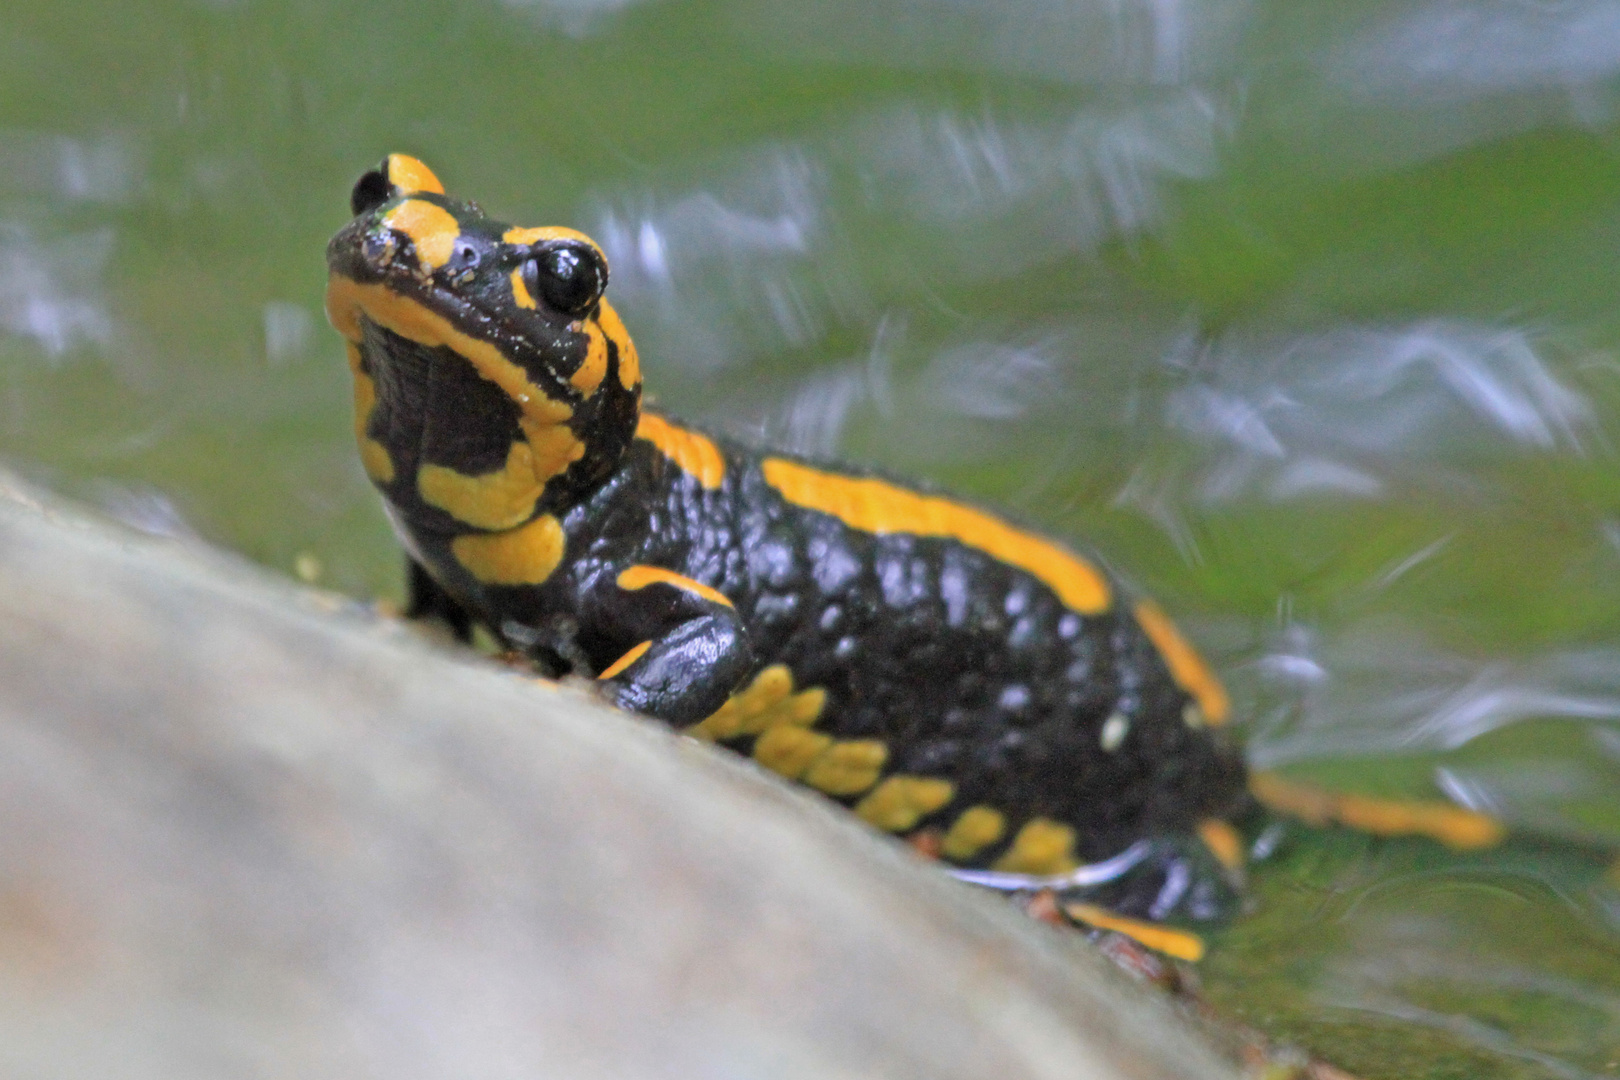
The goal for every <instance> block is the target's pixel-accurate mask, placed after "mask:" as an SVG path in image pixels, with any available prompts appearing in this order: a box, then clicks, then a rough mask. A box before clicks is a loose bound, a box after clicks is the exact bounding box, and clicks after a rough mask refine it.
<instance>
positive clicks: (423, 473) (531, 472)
mask: <svg viewBox="0 0 1620 1080" xmlns="http://www.w3.org/2000/svg"><path fill="white" fill-rule="evenodd" d="M545 486H546V481H545V480H543V479H541V478H540V477H538V476H536V475H535V468H534V451H532V450H530V449H529V444H528V443H526V442H515V443H513V444H512V448H511V449H510V450H508V451H507V454H506V464H505V465H503V466H501V468H500V469H498V470H496V471H495V472H491V473H483V474H481V475H479V476H468V475H466V474H465V473H460V472H457V471H456V470H455V469H451V468H448V467H446V466H444V465H424V466H422V468H421V469H420V470H419V471H418V472H417V474H416V490H417V491H418V492H419V493H420V494H421V496H422V501H423V502H425V503H427V504H428V505H429V506H436V507H438V508H439V509H440V510H443V511H444V512H445V513H447V514H449V515H450V516H451V517H453V518H455V519H456V520H457V521H460V522H464V523H466V524H468V525H471V526H473V527H474V528H478V529H487V530H489V531H491V532H495V531H499V530H502V529H511V528H516V527H517V526H519V525H521V524H523V523H524V522H525V521H528V520H529V518H530V517H531V516H533V514H534V503H535V500H536V499H538V498H539V497H540V493H541V492H542V491H543V490H545Z"/></svg>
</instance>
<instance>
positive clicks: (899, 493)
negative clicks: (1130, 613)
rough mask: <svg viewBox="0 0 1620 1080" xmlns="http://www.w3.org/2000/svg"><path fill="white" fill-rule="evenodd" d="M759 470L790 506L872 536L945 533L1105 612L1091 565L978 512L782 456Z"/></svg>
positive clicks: (1066, 597) (1103, 590)
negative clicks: (830, 516)
mask: <svg viewBox="0 0 1620 1080" xmlns="http://www.w3.org/2000/svg"><path fill="white" fill-rule="evenodd" d="M761 469H762V471H763V472H764V474H765V482H766V483H767V484H770V485H771V487H773V488H775V489H776V490H777V491H779V492H780V493H781V495H782V497H783V498H784V499H786V500H787V501H788V502H790V503H792V504H793V505H795V506H802V507H804V508H805V509H807V510H817V511H820V512H821V513H823V514H830V515H832V516H833V517H835V518H837V519H838V520H839V521H842V522H843V523H844V524H845V525H848V526H849V527H850V528H852V529H859V530H860V531H861V532H868V533H873V534H876V535H879V536H882V535H884V534H887V533H908V534H910V535H912V536H940V537H948V538H950V539H952V540H956V541H958V542H960V543H963V544H966V545H967V546H968V547H970V548H973V549H975V550H977V551H982V552H984V553H985V554H986V555H989V556H990V557H992V558H994V559H998V560H1000V561H1001V562H1004V563H1007V564H1008V565H1010V566H1016V567H1017V568H1018V569H1020V570H1023V571H1024V572H1026V573H1028V574H1030V575H1032V576H1033V577H1035V578H1036V579H1037V580H1039V581H1040V582H1041V583H1042V584H1044V585H1045V586H1046V587H1047V588H1049V589H1051V590H1052V591H1053V592H1054V593H1056V594H1057V598H1058V599H1059V600H1061V601H1062V602H1063V604H1064V606H1066V607H1068V608H1070V609H1071V610H1073V611H1078V612H1080V613H1081V614H1083V615H1095V614H1098V613H1100V612H1103V611H1106V610H1108V604H1109V595H1110V594H1109V588H1108V582H1107V580H1105V579H1104V578H1103V576H1102V574H1100V573H1098V572H1097V570H1096V569H1095V568H1094V567H1092V566H1091V564H1089V563H1087V562H1085V561H1084V560H1083V559H1081V558H1080V557H1079V556H1078V555H1075V554H1074V553H1073V552H1070V551H1067V550H1065V549H1064V548H1062V547H1060V546H1058V545H1057V544H1054V543H1052V542H1051V541H1050V540H1045V539H1042V538H1041V537H1039V536H1034V535H1032V534H1030V533H1027V532H1024V531H1022V530H1021V529H1015V528H1013V527H1012V526H1011V525H1008V524H1007V523H1006V522H1004V521H1002V520H1001V519H1000V518H997V517H993V516H992V515H990V514H987V513H985V512H984V511H982V510H975V509H973V508H972V507H970V506H964V505H962V504H961V503H958V502H954V501H952V500H951V499H947V498H943V497H941V496H938V495H922V494H919V493H918V492H915V491H910V490H907V489H906V488H903V487H899V486H898V485H895V484H891V483H889V482H887V481H885V480H877V479H873V478H871V477H857V476H844V475H841V474H839V473H832V472H826V471H823V470H821V469H814V468H811V467H810V466H808V465H800V464H798V463H797V462H792V461H787V460H784V459H782V458H766V459H765V461H764V463H763V465H762V466H761Z"/></svg>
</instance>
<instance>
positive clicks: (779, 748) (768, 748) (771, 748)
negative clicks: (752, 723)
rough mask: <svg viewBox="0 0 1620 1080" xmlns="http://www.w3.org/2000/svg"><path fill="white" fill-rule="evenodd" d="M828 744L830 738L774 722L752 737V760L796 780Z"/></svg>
mask: <svg viewBox="0 0 1620 1080" xmlns="http://www.w3.org/2000/svg"><path fill="white" fill-rule="evenodd" d="M831 745H832V738H831V737H830V736H827V735H823V734H821V733H820V732H817V731H811V730H810V729H809V728H802V727H797V726H795V725H793V724H777V725H775V726H774V727H771V728H770V729H768V730H767V731H766V732H765V733H764V734H762V735H761V736H760V737H759V738H758V739H755V740H754V760H755V761H757V762H759V763H760V764H761V765H763V766H765V767H766V768H767V769H770V770H771V771H772V772H775V773H780V774H781V775H783V776H785V777H787V778H788V779H789V780H797V779H799V778H800V777H801V776H803V775H804V771H805V770H806V769H808V768H809V767H810V763H811V762H813V761H815V760H816V758H818V757H820V756H821V754H822V753H823V752H824V751H825V750H826V749H827V748H828V747H829V746H831Z"/></svg>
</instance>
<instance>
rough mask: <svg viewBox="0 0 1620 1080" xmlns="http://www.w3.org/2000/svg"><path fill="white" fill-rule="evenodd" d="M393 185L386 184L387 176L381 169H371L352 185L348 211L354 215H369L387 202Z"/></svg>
mask: <svg viewBox="0 0 1620 1080" xmlns="http://www.w3.org/2000/svg"><path fill="white" fill-rule="evenodd" d="M393 190H394V185H392V184H390V183H389V182H388V176H387V174H386V173H384V172H383V171H382V170H381V169H372V170H371V171H370V172H368V173H366V174H365V175H364V176H362V177H361V178H360V179H359V180H356V181H355V183H354V190H353V191H352V192H350V193H349V209H351V210H353V211H354V215H355V216H356V217H359V216H360V215H361V214H366V213H370V212H371V211H373V210H375V209H377V207H379V206H381V205H382V204H383V203H385V202H387V201H388V196H390V195H392V194H393Z"/></svg>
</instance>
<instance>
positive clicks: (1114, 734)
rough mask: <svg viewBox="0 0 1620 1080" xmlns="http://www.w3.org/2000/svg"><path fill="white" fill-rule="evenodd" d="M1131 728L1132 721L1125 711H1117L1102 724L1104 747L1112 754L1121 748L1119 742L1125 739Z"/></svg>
mask: <svg viewBox="0 0 1620 1080" xmlns="http://www.w3.org/2000/svg"><path fill="white" fill-rule="evenodd" d="M1130 730H1131V722H1130V720H1128V719H1126V717H1125V715H1124V714H1123V713H1115V714H1114V715H1112V716H1110V717H1109V718H1108V719H1107V720H1104V721H1103V726H1102V739H1101V742H1102V748H1103V749H1104V750H1106V751H1108V752H1109V753H1110V754H1112V753H1113V752H1114V751H1115V750H1118V749H1119V744H1120V743H1122V742H1124V741H1125V736H1126V734H1127V733H1128V732H1129V731H1130Z"/></svg>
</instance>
